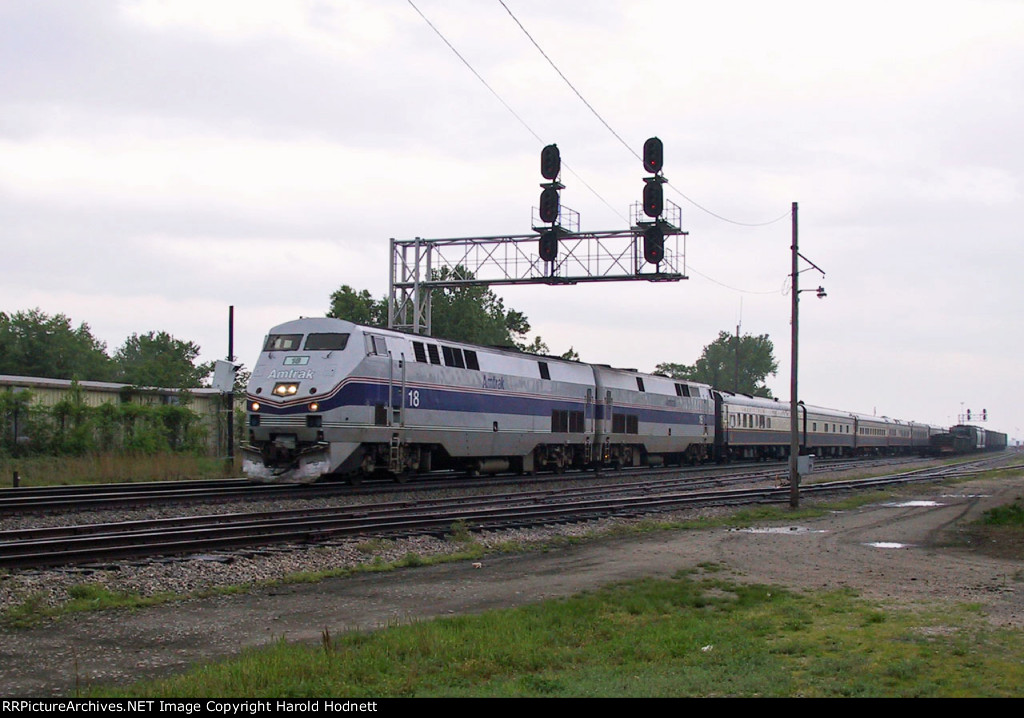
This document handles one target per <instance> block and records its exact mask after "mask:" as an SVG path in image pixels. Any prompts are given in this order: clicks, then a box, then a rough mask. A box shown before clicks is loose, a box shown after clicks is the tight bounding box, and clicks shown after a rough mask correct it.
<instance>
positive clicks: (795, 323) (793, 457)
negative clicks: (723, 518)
mask: <svg viewBox="0 0 1024 718" xmlns="http://www.w3.org/2000/svg"><path fill="white" fill-rule="evenodd" d="M792 217H793V246H792V251H793V287H792V291H793V303H792V307H791V312H792V315H791V317H790V328H791V339H790V343H791V346H792V351H793V354H792V362H791V364H790V368H789V372H790V374H789V505H790V506H792V507H793V508H796V507H797V506H799V505H800V461H799V460H800V416H799V414H798V411H799V409H800V402H799V401H798V399H797V381H796V377H797V357H798V356H799V349H798V341H799V337H800V309H799V307H800V292H801V291H802V290H801V289H800V266H799V263H800V260H801V259H802V260H804V261H805V262H807V263H808V264H809V265H811V267H808V269H810V268H812V267H813V268H814V269H816V270H818V271H819V272H821V276H822V277H824V276H825V270H823V269H822V268H821V267H819V266H818V265H817V264H815V263H814V262H812V261H811V260H809V259H808V258H807V257H805V256H804V255H802V254H800V246H799V242H798V240H797V238H798V232H797V205H796V202H794V203H793V210H792ZM803 291H810V292H816V293H817V295H818V299H824V298H825V297H826V296H828V295H827V294H825V288H824V287H822V286H821V285H818V288H817V289H816V290H815V289H808V290H803ZM806 423H807V411H806V409H805V410H804V425H805V426H804V428H805V429H806Z"/></svg>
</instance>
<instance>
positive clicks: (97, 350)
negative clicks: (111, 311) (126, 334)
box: [0, 308, 114, 381]
mask: <svg viewBox="0 0 1024 718" xmlns="http://www.w3.org/2000/svg"><path fill="white" fill-rule="evenodd" d="M113 373H114V368H113V364H112V363H111V360H110V357H109V356H107V345H106V343H104V342H102V341H100V340H99V339H97V338H96V337H94V336H93V335H92V332H91V331H90V329H89V325H88V324H86V323H84V322H83V323H82V324H79V325H78V328H77V329H75V328H72V326H71V320H70V319H69V318H68V317H66V316H65V315H63V314H57V315H55V316H53V317H51V316H49V315H47V314H46V313H45V312H43V311H42V310H41V309H39V308H36V309H30V310H28V311H24V312H16V313H14V314H12V315H8V314H6V313H4V312H0V374H14V375H19V376H36V377H48V378H51V379H79V380H91V381H109V380H110V379H111V378H112V376H113Z"/></svg>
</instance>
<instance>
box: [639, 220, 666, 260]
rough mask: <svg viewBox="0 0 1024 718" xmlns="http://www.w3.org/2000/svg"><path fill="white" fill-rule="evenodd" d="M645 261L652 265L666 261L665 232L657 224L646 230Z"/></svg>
mask: <svg viewBox="0 0 1024 718" xmlns="http://www.w3.org/2000/svg"><path fill="white" fill-rule="evenodd" d="M644 259H646V260H647V261H648V262H650V263H651V264H658V263H659V262H661V261H662V260H664V259H665V232H664V231H663V230H662V229H661V227H659V226H658V225H657V224H654V225H651V226H650V227H648V228H647V229H645V230H644Z"/></svg>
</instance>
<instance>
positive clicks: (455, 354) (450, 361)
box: [441, 346, 466, 369]
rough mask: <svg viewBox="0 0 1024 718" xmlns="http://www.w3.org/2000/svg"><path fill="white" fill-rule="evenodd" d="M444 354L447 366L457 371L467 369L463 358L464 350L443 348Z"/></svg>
mask: <svg viewBox="0 0 1024 718" xmlns="http://www.w3.org/2000/svg"><path fill="white" fill-rule="evenodd" d="M441 351H442V352H443V353H444V363H445V366H453V367H455V368H456V369H465V368H466V362H465V361H464V360H463V358H462V350H461V349H459V348H458V347H445V346H442V347H441Z"/></svg>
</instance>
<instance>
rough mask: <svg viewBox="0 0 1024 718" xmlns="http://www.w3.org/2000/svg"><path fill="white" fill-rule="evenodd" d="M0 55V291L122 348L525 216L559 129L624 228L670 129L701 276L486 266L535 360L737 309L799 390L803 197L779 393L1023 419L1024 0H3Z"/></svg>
mask: <svg viewBox="0 0 1024 718" xmlns="http://www.w3.org/2000/svg"><path fill="white" fill-rule="evenodd" d="M506 7H507V9H506ZM417 8H418V11H417ZM421 13H422V15H421ZM513 14H514V16H515V18H516V19H518V21H519V23H521V24H522V27H523V28H525V29H526V31H528V32H529V34H530V36H532V38H533V40H534V41H536V43H537V45H539V46H540V47H541V48H542V49H543V51H544V53H546V54H547V56H548V58H550V60H551V63H554V65H555V66H557V68H558V70H560V71H561V72H562V74H563V75H564V76H565V78H566V79H568V81H569V82H570V83H572V86H573V87H574V88H575V89H576V91H578V93H579V95H582V97H583V98H584V99H585V100H586V102H587V103H589V105H590V107H591V108H593V111H592V110H591V109H590V108H588V106H587V104H584V102H583V101H582V100H581V99H580V97H579V96H578V95H577V94H576V93H575V92H574V91H573V89H571V88H570V87H569V85H567V84H566V80H564V79H563V78H562V77H560V76H559V74H558V73H557V72H556V70H555V69H554V68H553V67H552V64H551V63H549V61H548V60H547V59H545V57H544V55H543V54H541V52H540V51H539V50H538V49H537V47H536V46H535V45H534V44H533V43H532V42H531V40H530V37H528V36H527V35H526V34H525V33H524V31H523V29H522V28H520V26H519V25H518V24H517V23H516V20H515V19H513ZM423 16H425V17H426V18H427V19H429V21H430V23H432V24H433V26H434V27H435V28H436V29H437V32H435V30H434V29H432V28H431V26H430V25H429V24H428V23H427V21H426V20H425V19H424V17H423ZM438 32H440V33H441V34H443V35H444V37H445V38H446V39H447V41H448V42H449V43H451V46H452V47H454V48H455V50H457V51H458V53H459V55H461V56H462V58H464V59H465V62H466V63H468V64H469V65H471V66H472V67H473V69H474V70H475V71H476V73H478V74H479V76H480V77H477V76H475V75H474V73H473V72H472V71H471V70H470V69H469V68H468V67H467V65H466V64H465V63H464V62H463V61H462V60H460V59H459V57H458V56H456V54H455V53H454V52H453V51H452V49H451V47H449V46H448V45H447V44H445V42H444V40H442V39H441V37H439V35H438ZM0 67H2V68H3V70H2V71H0V103H2V106H0V227H2V230H0V231H2V238H0V242H2V247H3V257H4V259H5V260H6V261H5V262H4V264H5V268H4V270H3V275H2V276H3V281H2V282H0V311H6V312H8V313H11V312H15V311H19V310H27V309H31V308H34V307H39V308H41V309H42V310H43V311H45V312H47V313H49V314H51V315H52V314H57V313H63V314H66V315H68V316H69V317H71V319H72V321H73V322H74V323H75V324H76V325H77V324H78V323H80V322H86V323H88V324H89V326H90V327H91V329H92V331H93V333H94V335H95V336H97V337H98V338H100V339H102V340H103V341H105V342H106V343H107V346H108V349H109V351H111V352H113V351H114V350H115V349H116V348H117V347H119V346H120V345H121V344H122V343H123V342H124V340H125V338H126V337H128V336H129V335H130V334H132V333H145V332H148V331H154V330H156V331H168V332H170V333H171V334H173V335H174V336H175V337H177V338H179V339H184V340H189V341H195V342H196V343H198V344H199V345H200V346H201V347H202V350H203V357H202V358H203V359H204V360H208V359H214V358H222V357H224V356H225V355H226V354H227V324H228V307H229V306H231V305H234V306H235V354H236V355H237V357H238V358H239V360H241V361H242V362H244V363H245V364H246V366H247V367H249V368H251V367H252V365H253V364H254V363H255V361H256V358H257V355H258V352H259V348H260V344H261V341H262V337H263V336H264V334H266V332H267V330H268V329H269V328H270V327H271V326H273V325H274V324H277V323H280V322H283V321H287V320H289V319H293V318H295V317H297V316H322V315H323V314H324V313H325V312H326V311H327V309H328V307H329V298H330V294H331V292H333V291H334V290H336V289H337V288H338V287H339V286H341V285H342V284H349V285H351V286H353V287H355V288H356V289H367V290H369V291H370V292H371V293H372V294H373V295H374V296H376V297H380V296H384V295H385V294H386V292H387V288H388V255H389V243H388V240H389V238H391V237H394V238H396V239H412V238H414V237H426V238H444V237H471V236H493V235H501V234H527V233H529V232H530V231H531V230H530V225H531V217H532V208H533V207H535V206H536V205H537V203H538V196H539V192H540V188H539V186H538V185H539V183H540V182H542V181H543V179H542V178H541V177H540V174H539V156H540V150H541V148H542V147H543V145H545V144H547V143H557V144H558V146H559V148H560V150H561V153H562V158H563V162H564V163H565V164H566V165H567V166H569V167H571V168H572V171H573V174H571V173H569V172H563V175H562V181H563V183H564V184H565V185H566V189H565V190H564V191H563V192H562V200H563V203H564V204H565V205H567V206H570V207H572V208H573V209H575V210H576V211H578V212H579V213H580V228H581V229H582V230H584V231H604V230H618V229H625V228H627V226H628V220H629V211H630V205H632V204H633V203H635V202H637V201H639V199H640V195H641V191H642V187H643V181H642V177H643V176H644V175H645V174H646V173H645V171H644V169H643V167H642V166H641V164H640V162H639V161H638V160H637V159H636V154H639V153H640V152H641V151H642V147H643V143H644V140H645V139H646V138H648V137H650V136H654V135H657V136H658V137H660V138H661V139H662V141H663V142H664V146H665V166H664V173H665V175H666V176H667V177H668V178H669V180H670V181H671V185H672V188H671V189H669V190H668V192H667V195H666V196H667V198H668V199H670V200H672V201H673V202H675V203H677V204H678V205H680V207H681V208H682V211H683V215H682V218H683V219H682V225H683V228H684V229H686V230H687V231H688V232H689V233H690V234H689V239H688V242H687V247H686V249H687V252H686V271H687V274H688V276H689V279H688V280H686V281H682V282H678V283H669V284H664V283H628V284H599V285H577V286H574V287H544V286H531V287H517V288H502V287H499V288H497V289H496V292H497V293H498V294H499V295H500V296H502V297H503V298H504V300H505V303H506V306H509V307H512V308H515V309H518V310H520V311H523V312H524V313H525V314H526V315H527V317H528V318H529V320H530V322H531V324H532V326H533V334H534V335H537V334H539V335H540V336H541V337H542V338H543V339H544V340H545V341H546V342H547V344H548V345H549V347H550V348H551V350H552V352H554V353H561V352H563V351H565V350H566V349H568V348H569V347H570V346H571V347H574V348H575V349H576V350H577V351H578V352H579V354H580V356H581V358H582V359H583V360H584V361H591V362H596V363H608V364H613V365H616V366H626V367H635V368H638V369H640V370H643V371H651V370H653V369H654V367H655V365H656V364H658V363H660V362H679V363H687V364H689V363H693V362H694V361H695V360H696V358H697V357H698V356H699V355H700V352H701V350H702V348H703V347H704V346H705V345H706V344H708V343H710V342H711V341H713V340H714V339H715V338H716V337H717V335H718V332H719V331H722V330H724V331H728V332H730V333H732V332H735V330H736V326H737V324H740V325H741V332H742V333H744V334H752V335H759V334H768V335H769V336H770V338H771V339H772V341H773V342H774V344H775V356H776V357H777V359H778V361H779V372H778V374H777V375H776V376H775V377H773V378H770V379H769V386H770V387H771V389H772V390H773V392H774V394H775V395H776V396H778V397H782V398H786V399H788V397H789V375H790V339H789V337H790V323H789V317H790V299H791V297H790V295H789V293H788V282H787V279H788V275H789V273H790V240H791V223H790V221H789V218H788V212H789V209H790V206H791V204H792V203H793V202H798V203H799V222H800V224H799V229H800V233H799V237H800V250H801V253H802V254H804V255H805V256H806V257H807V258H808V259H810V260H812V261H813V262H814V263H815V264H816V265H818V266H819V267H820V268H822V269H823V270H824V271H825V272H826V274H825V276H824V277H822V276H821V275H820V274H819V273H818V272H817V271H815V270H813V269H811V270H809V271H807V272H803V273H802V274H801V287H802V288H812V287H817V286H818V285H819V284H821V285H823V286H824V287H825V289H826V291H827V292H828V297H827V298H825V299H822V300H819V299H817V298H815V296H814V293H807V294H803V295H802V297H801V302H800V309H801V312H800V392H799V393H800V398H801V399H803V400H805V401H806V402H807V403H809V404H815V405H820V406H827V407H832V408H837V409H846V410H850V411H856V412H861V413H866V414H878V415H886V416H892V417H898V418H902V419H911V420H917V421H925V422H929V423H935V424H943V425H949V424H952V423H956V422H957V420H958V415H959V414H960V413H961V412H962V411H964V410H966V409H968V408H970V409H971V410H972V412H974V413H975V414H977V413H980V412H981V410H982V409H987V411H988V415H989V421H988V423H987V426H988V428H990V429H994V430H997V431H1004V432H1006V433H1007V434H1009V435H1010V436H1011V438H1013V437H1024V406H1022V402H1024V392H1022V384H1024V382H1022V381H1021V373H1022V372H1021V365H1022V362H1021V357H1022V355H1024V323H1022V320H1021V312H1020V300H1021V297H1022V291H1021V288H1020V281H1021V278H1022V269H1024V249H1022V244H1024V237H1022V233H1024V202H1022V191H1024V186H1022V171H1024V136H1022V134H1024V131H1022V128H1024V2H1021V1H1020V0H1003V1H997V0H958V1H952V0H951V1H946V2H944V1H942V0H927V1H921V2H918V1H913V0H887V1H886V2H874V1H872V0H866V1H864V0H862V1H861V2H858V3H841V4H840V3H835V2H820V1H819V2H796V1H791V0H778V1H777V2H771V3H767V2H761V1H755V0H751V1H740V0H736V1H729V0H723V1H722V2H714V3H712V2H706V1H703V2H695V1H694V2H691V1H688V0H663V1H660V0H621V1H620V0H566V1H560V0H505V6H503V5H502V4H501V3H500V2H498V0H494V1H489V0H413V1H412V2H409V1H408V0H358V1H357V0H237V1H236V0H121V1H116V0H0ZM480 78H483V80H484V81H486V83H487V85H485V84H484V82H482V81H481V79H480ZM488 86H489V87H490V88H491V89H488ZM492 90H493V92H492ZM496 95H497V96H496ZM499 98H500V99H499ZM510 108H511V109H510ZM595 112H596V113H597V115H600V118H598V117H597V116H595ZM602 120H603V122H602ZM606 125H607V126H606ZM609 128H611V129H609ZM620 138H621V141H620ZM679 193H682V194H679ZM783 215H786V216H785V218H784V219H782V220H781V221H778V222H775V223H772V224H764V223H767V222H771V220H775V219H777V218H779V217H782V216H783ZM748 225H761V226H748ZM801 267H802V268H804V267H807V265H806V264H802V265H801ZM531 338H532V335H531Z"/></svg>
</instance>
